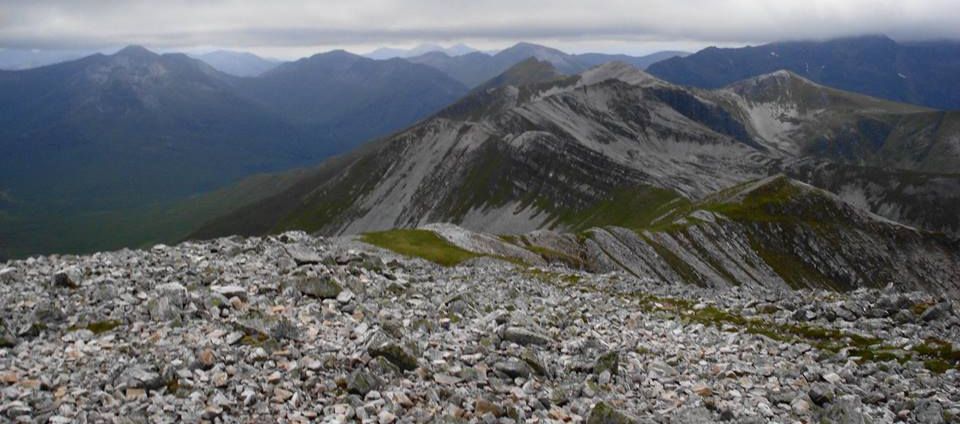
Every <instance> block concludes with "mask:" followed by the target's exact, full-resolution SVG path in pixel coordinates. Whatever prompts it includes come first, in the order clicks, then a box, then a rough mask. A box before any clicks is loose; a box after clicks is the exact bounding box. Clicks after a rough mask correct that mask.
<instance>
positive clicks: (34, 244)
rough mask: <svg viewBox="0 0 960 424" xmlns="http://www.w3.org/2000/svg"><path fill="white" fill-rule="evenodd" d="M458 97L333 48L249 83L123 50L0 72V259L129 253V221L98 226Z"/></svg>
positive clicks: (325, 149) (297, 161)
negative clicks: (119, 228)
mask: <svg viewBox="0 0 960 424" xmlns="http://www.w3.org/2000/svg"><path fill="white" fill-rule="evenodd" d="M466 91H467V89H466V87H464V86H462V85H461V84H459V83H458V82H456V81H453V80H451V79H450V78H448V77H446V76H445V75H444V74H442V73H440V72H438V71H435V70H433V69H431V68H428V67H425V66H421V65H415V64H411V63H409V62H405V61H401V60H391V61H374V60H370V59H365V58H362V57H359V56H354V55H349V54H346V53H343V52H334V53H330V54H323V55H317V56H314V57H311V58H308V59H304V60H301V61H298V62H293V63H288V64H283V65H281V66H279V67H277V68H276V69H274V70H272V71H270V72H267V73H266V74H264V75H262V76H260V77H256V78H239V77H233V76H230V75H227V74H224V73H221V72H219V71H217V70H215V69H213V68H212V67H210V66H209V65H207V64H205V63H203V62H201V61H199V60H195V59H192V58H189V57H187V56H185V55H182V54H164V55H158V54H155V53H153V52H150V51H148V50H146V49H144V48H142V47H136V46H131V47H128V48H125V49H123V50H121V51H119V52H117V53H116V54H113V55H102V54H97V55H93V56H89V57H85V58H83V59H79V60H76V61H71V62H65V63H61V64H56V65H51V66H46V67H42V68H36V69H30V70H23V71H2V72H0V111H2V113H0V149H2V150H3V151H4V155H0V156H2V157H0V193H3V198H4V199H5V200H4V201H3V203H2V204H0V246H2V247H0V250H3V251H5V252H6V253H5V254H4V255H5V256H19V255H24V254H30V253H35V252H50V251H77V250H83V251H91V250H100V249H107V248H116V247H120V246H124V245H130V244H131V243H133V244H136V243H140V242H142V241H143V239H138V238H136V237H133V235H136V234H141V232H140V231H139V230H138V229H137V228H136V226H135V225H133V226H126V227H125V228H126V229H128V230H130V231H131V232H130V233H129V234H127V233H125V234H113V230H110V231H108V230H104V229H105V228H107V227H106V225H108V224H109V223H117V222H127V221H132V220H133V217H138V216H147V215H150V214H149V213H146V212H143V210H144V208H146V209H150V208H153V209H158V210H160V209H164V208H165V207H168V206H169V205H172V204H176V203H177V202H180V201H182V200H183V199H186V198H187V197H189V196H192V195H196V194H199V193H203V192H209V191H212V190H215V189H217V188H220V187H223V186H224V185H226V184H228V183H231V182H235V181H237V180H238V179H240V178H243V177H246V176H250V175H253V174H256V173H262V172H271V171H279V170H287V169H291V168H294V167H297V166H303V165H306V164H311V163H316V162H317V161H319V160H321V159H323V158H325V157H327V156H329V155H331V154H335V153H339V152H343V151H345V150H348V149H350V148H352V147H354V146H356V145H357V144H359V143H361V142H363V141H366V140H368V139H371V138H375V137H379V136H383V135H386V134H389V133H390V132H393V131H396V130H398V129H400V128H403V127H405V126H407V125H410V124H411V123H413V122H415V121H416V120H418V119H421V118H423V117H426V116H429V115H430V114H431V113H433V112H435V111H436V110H438V109H440V108H442V107H443V106H445V105H447V104H449V103H452V102H453V101H455V100H456V99H457V98H459V97H460V96H462V95H463V94H464V93H466ZM118 211H129V212H130V215H124V214H121V215H119V216H118V215H117V212H118ZM81 223H82V225H80V224H81ZM73 224H77V225H73ZM91 228H97V229H101V231H96V233H102V234H94V235H92V236H91V235H90V234H89V232H88V229H91ZM175 233H176V232H171V234H175Z"/></svg>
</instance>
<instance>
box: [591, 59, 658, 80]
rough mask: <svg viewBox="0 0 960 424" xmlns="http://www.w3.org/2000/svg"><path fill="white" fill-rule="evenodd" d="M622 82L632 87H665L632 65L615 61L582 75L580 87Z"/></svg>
mask: <svg viewBox="0 0 960 424" xmlns="http://www.w3.org/2000/svg"><path fill="white" fill-rule="evenodd" d="M611 79H615V80H620V81H623V82H625V83H627V84H630V85H642V86H652V85H665V84H666V83H665V82H664V81H661V80H659V79H657V78H656V77H654V76H652V75H650V74H648V73H646V72H644V71H642V70H640V68H637V67H635V66H632V65H630V64H627V63H624V62H619V61H614V62H608V63H604V64H602V65H598V66H595V67H593V68H590V69H588V70H586V71H584V72H583V73H582V74H580V82H579V85H591V84H596V83H599V82H602V81H606V80H611Z"/></svg>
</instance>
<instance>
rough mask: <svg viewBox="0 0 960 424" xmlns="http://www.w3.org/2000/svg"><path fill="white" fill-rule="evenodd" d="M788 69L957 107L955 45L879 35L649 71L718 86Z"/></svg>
mask: <svg viewBox="0 0 960 424" xmlns="http://www.w3.org/2000/svg"><path fill="white" fill-rule="evenodd" d="M781 69H785V70H789V71H791V72H794V73H796V74H798V75H801V76H803V77H805V78H808V79H810V80H812V81H816V82H819V83H821V84H825V85H828V86H831V87H836V88H840V89H843V90H849V91H854V92H857V93H863V94H867V95H871V96H875V97H880V98H884V99H888V100H895V101H899V102H907V103H913V104H918V105H923V106H929V107H934V108H939V109H960V42H956V41H942V42H933V41H931V42H914V43H898V42H896V41H894V40H891V39H890V38H887V37H883V36H869V37H856V38H843V39H837V40H829V41H795V42H782V43H772V44H765V45H762V46H756V47H743V48H731V49H721V48H716V47H711V48H708V49H704V50H701V51H699V52H697V53H696V54H693V55H690V56H687V57H683V58H672V59H668V60H664V61H661V62H659V63H656V64H654V65H651V66H650V67H649V69H648V70H649V72H650V73H651V74H653V75H656V76H657V77H660V78H663V79H664V80H667V81H670V82H673V83H675V84H683V85H691V86H695V87H701V88H719V87H723V86H725V85H727V84H730V83H732V82H735V81H739V80H742V79H745V78H749V77H753V76H757V75H761V74H766V73H770V72H774V71H777V70H781Z"/></svg>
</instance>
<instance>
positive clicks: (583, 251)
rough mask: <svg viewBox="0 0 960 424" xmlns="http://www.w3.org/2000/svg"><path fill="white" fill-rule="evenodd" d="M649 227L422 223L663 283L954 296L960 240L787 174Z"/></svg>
mask: <svg viewBox="0 0 960 424" xmlns="http://www.w3.org/2000/svg"><path fill="white" fill-rule="evenodd" d="M653 224H654V225H650V226H647V227H642V228H625V227H622V226H612V225H605V226H602V227H593V228H590V229H588V230H587V231H585V232H583V233H581V234H580V235H573V234H565V233H558V232H552V231H537V232H532V233H528V234H522V235H517V236H513V237H508V238H502V239H498V238H495V237H483V236H480V235H475V234H472V233H470V232H469V231H465V230H462V229H459V228H455V227H451V226H449V225H430V226H426V227H424V229H425V230H428V231H434V232H436V234H438V235H439V236H440V237H442V238H443V239H445V240H447V241H449V242H451V243H453V244H454V245H457V246H458V247H460V248H462V249H465V250H467V251H471V252H476V253H479V254H488V255H494V256H498V255H499V256H505V257H509V258H515V259H518V260H524V259H525V258H529V257H530V256H533V257H534V258H536V259H539V260H545V261H548V262H553V263H560V264H566V265H568V266H573V267H578V268H585V269H587V270H591V271H594V272H601V273H602V272H610V271H626V272H628V273H630V274H633V275H635V276H637V277H638V278H643V279H647V280H653V281H656V282H659V283H661V284H672V283H676V282H684V283H687V284H692V285H697V286H707V287H730V286H746V287H762V288H765V289H770V288H776V289H790V288H792V289H799V288H812V289H828V290H838V291H848V290H853V289H857V288H862V287H873V288H882V287H885V286H886V285H888V284H891V285H893V286H894V287H896V288H897V290H898V291H913V290H920V291H927V292H930V293H934V294H937V295H946V296H949V297H958V296H960V284H958V283H957V281H958V277H960V266H958V265H957V264H958V263H960V262H958V259H960V242H958V241H956V240H950V239H948V238H946V237H943V236H940V235H935V234H930V233H925V232H923V231H918V230H915V229H912V228H909V227H905V226H902V225H900V224H896V223H894V222H891V221H888V220H886V219H883V218H880V217H878V216H876V215H873V214H870V213H867V212H865V211H863V210H861V209H859V208H857V207H855V206H853V205H851V204H848V203H846V202H844V201H843V200H841V199H840V198H838V197H837V196H835V195H833V194H830V193H828V192H826V191H823V190H820V189H816V188H814V187H811V186H809V185H806V184H803V183H800V182H797V181H795V180H791V179H789V178H787V177H784V176H774V177H770V178H765V179H761V180H756V181H751V182H748V183H744V184H741V185H738V186H735V187H732V188H730V189H727V190H724V191H721V192H718V193H715V194H713V195H710V196H708V197H707V198H705V199H704V200H703V201H700V202H696V203H694V204H690V205H684V206H678V207H675V208H673V209H672V210H671V211H670V212H669V213H667V214H665V215H664V216H661V217H660V218H658V219H657V220H656V222H654V223H653ZM480 240H482V241H483V243H482V249H485V251H480V250H479V249H480V248H481V247H479V246H478V245H481V244H480V243H477V241H480ZM517 247H519V248H521V249H523V250H521V251H519V252H518V251H517V250H516V249H517ZM537 257H539V258H537ZM526 260H527V261H529V259H526Z"/></svg>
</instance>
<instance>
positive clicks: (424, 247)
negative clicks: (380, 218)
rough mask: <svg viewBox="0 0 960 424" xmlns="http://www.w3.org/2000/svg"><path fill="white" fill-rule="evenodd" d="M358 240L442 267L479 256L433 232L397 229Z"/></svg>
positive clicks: (370, 234) (364, 235)
mask: <svg viewBox="0 0 960 424" xmlns="http://www.w3.org/2000/svg"><path fill="white" fill-rule="evenodd" d="M360 239H361V240H363V241H364V242H366V243H370V244H372V245H374V246H378V247H382V248H384V249H387V250H391V251H394V252H396V253H399V254H401V255H406V256H413V257H418V258H423V259H426V260H428V261H431V262H434V263H437V264H440V265H443V266H454V265H457V264H459V263H461V262H463V261H466V260H469V259H473V258H477V257H480V256H484V255H480V254H478V253H474V252H471V251H468V250H464V249H461V248H459V247H457V246H455V245H453V244H452V243H450V242H448V241H446V240H444V239H443V238H441V237H440V236H438V235H437V234H436V233H434V232H433V231H427V230H410V229H398V230H388V231H379V232H374V233H366V234H363V235H362V236H360Z"/></svg>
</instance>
